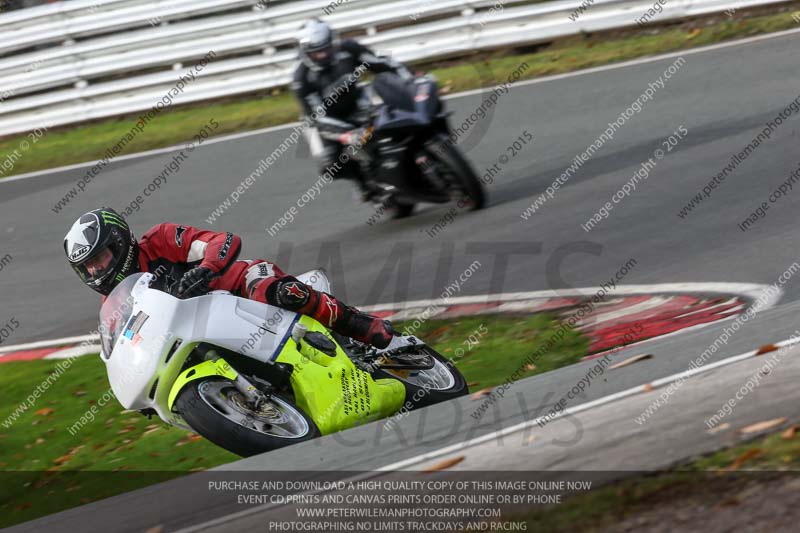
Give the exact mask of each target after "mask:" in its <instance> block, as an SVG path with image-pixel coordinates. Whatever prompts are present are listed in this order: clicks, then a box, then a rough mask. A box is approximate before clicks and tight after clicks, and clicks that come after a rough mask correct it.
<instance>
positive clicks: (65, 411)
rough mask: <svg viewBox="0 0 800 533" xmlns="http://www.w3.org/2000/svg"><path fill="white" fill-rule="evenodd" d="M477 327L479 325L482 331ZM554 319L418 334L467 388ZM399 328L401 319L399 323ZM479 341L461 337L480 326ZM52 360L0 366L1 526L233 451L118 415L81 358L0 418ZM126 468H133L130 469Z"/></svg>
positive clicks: (563, 348) (515, 361) (94, 370)
mask: <svg viewBox="0 0 800 533" xmlns="http://www.w3.org/2000/svg"><path fill="white" fill-rule="evenodd" d="M481 325H483V326H484V327H485V329H484V328H481ZM556 325H557V324H556V322H554V320H553V317H552V316H547V315H536V316H532V317H524V318H522V317H519V318H518V317H511V316H505V317H500V318H493V317H477V318H465V319H463V320H455V321H442V320H435V321H434V320H432V321H430V322H428V323H426V324H424V325H423V326H422V327H421V328H420V329H419V330H417V331H416V332H415V333H416V335H418V336H419V337H421V338H423V339H426V340H427V341H429V342H430V343H431V345H433V346H434V347H436V349H437V350H439V351H440V352H442V353H443V354H445V355H447V356H452V354H454V352H455V351H456V350H459V349H463V350H464V355H463V356H462V357H460V358H458V359H457V365H458V367H459V368H460V369H461V370H462V372H463V373H464V375H465V377H466V378H467V381H468V382H471V383H473V385H472V387H473V388H476V387H477V388H484V387H489V386H492V385H497V384H500V383H502V382H503V381H504V380H505V378H506V376H508V375H509V374H511V373H512V372H514V371H515V370H516V369H517V368H518V367H519V366H520V364H521V361H522V360H523V359H524V358H525V356H526V355H527V354H529V353H530V352H531V350H535V349H536V347H537V346H538V345H539V343H541V342H543V341H545V340H547V339H548V338H549V336H550V334H551V332H552V330H553V328H554V327H555V326H556ZM401 327H402V325H401ZM479 329H480V330H481V331H485V333H484V334H483V335H482V336H481V337H480V338H479V339H475V340H476V341H477V342H476V343H472V344H465V341H466V340H467V339H468V338H469V337H470V335H471V334H473V333H474V332H475V331H477V330H479ZM587 345H588V344H587V341H586V340H584V339H582V338H581V337H579V336H578V334H577V333H574V332H571V333H569V334H568V335H567V336H565V338H564V339H563V340H562V342H561V343H560V344H559V345H558V346H557V347H555V348H554V349H553V350H552V351H551V353H550V354H548V355H547V356H545V357H542V358H541V359H540V360H538V361H537V365H538V366H537V368H536V369H535V370H531V371H530V372H528V373H526V374H525V377H527V376H529V375H533V374H536V373H538V372H543V371H546V370H550V369H554V368H558V367H560V366H564V365H568V364H571V363H574V362H576V361H578V360H579V359H580V358H581V357H582V356H583V355H584V354H585V353H586V348H587ZM57 364H58V362H57V361H25V362H12V363H5V364H2V365H0V406H3V407H2V411H0V473H1V474H2V475H3V476H4V477H3V478H2V483H0V527H4V526H9V525H12V524H15V523H19V522H21V521H26V520H31V519H33V518H36V517H39V516H43V515H46V514H50V513H53V512H56V511H59V510H63V509H68V508H71V507H75V506H77V505H80V504H83V503H88V502H90V501H94V500H97V499H101V498H105V497H108V496H112V495H114V494H119V493H122V492H126V491H129V490H134V489H136V488H140V487H143V486H147V485H150V484H152V483H156V482H159V481H165V480H167V479H170V478H172V477H177V476H179V475H181V474H182V473H184V472H187V471H191V470H198V469H207V468H211V467H214V466H217V465H220V464H224V463H229V462H231V461H234V460H236V459H238V457H237V456H235V455H233V454H231V453H229V452H226V451H225V450H223V449H221V448H218V447H216V446H214V445H213V444H211V443H209V442H207V441H205V440H203V439H201V438H199V437H198V436H196V435H193V434H191V433H187V432H186V431H183V430H180V429H177V428H172V427H169V426H167V425H165V424H164V423H162V422H161V421H160V420H159V419H157V418H153V419H152V420H147V419H146V418H144V417H143V416H141V415H139V414H138V413H135V412H134V413H131V412H127V411H124V410H123V409H122V408H121V407H120V405H119V404H118V403H117V402H116V400H115V399H114V398H113V397H110V395H108V396H106V398H109V397H110V398H111V400H110V402H108V403H107V404H106V405H104V406H102V407H101V406H100V405H99V403H98V402H99V401H100V399H101V398H102V397H103V395H105V394H106V393H107V392H108V390H109V385H108V380H107V378H106V373H105V366H104V365H103V364H102V362H101V361H100V360H99V358H98V357H96V356H86V357H81V358H79V359H77V360H75V362H74V363H73V364H72V365H71V366H70V367H69V368H68V369H67V370H66V371H65V372H63V374H62V375H61V377H60V378H59V379H58V380H57V381H55V383H54V384H53V385H52V386H50V387H49V389H48V390H46V391H45V393H44V394H43V395H42V396H41V398H40V399H39V400H38V402H37V403H36V404H35V405H34V407H32V408H30V409H28V410H27V411H26V412H25V413H24V414H22V415H21V416H20V417H19V418H18V419H17V420H16V422H13V423H12V424H11V425H10V427H5V426H4V425H3V424H2V423H3V422H7V421H8V419H7V418H6V417H8V416H9V415H10V414H11V413H12V412H13V411H14V410H15V409H16V407H17V406H18V405H19V403H20V402H24V401H25V400H26V398H27V397H28V395H29V394H31V393H32V392H33V391H34V390H35V389H36V387H37V386H38V385H39V384H40V383H42V381H43V380H46V379H47V377H48V375H50V373H51V372H53V370H54V368H55V367H56V365H57ZM95 404H97V405H98V410H99V411H98V415H97V417H96V418H95V420H94V421H93V422H89V423H88V424H87V425H86V426H84V427H83V428H82V429H81V430H80V431H78V432H77V433H76V434H75V435H74V436H73V435H72V434H70V432H69V431H68V428H69V427H70V426H72V425H73V424H74V423H75V422H76V421H77V420H78V419H80V418H81V416H85V413H86V412H87V410H88V409H90V408H91V407H92V405H95ZM126 473H129V474H128V475H126Z"/></svg>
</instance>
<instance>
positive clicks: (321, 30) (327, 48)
mask: <svg viewBox="0 0 800 533" xmlns="http://www.w3.org/2000/svg"><path fill="white" fill-rule="evenodd" d="M298 43H299V45H300V59H301V60H302V61H303V63H305V64H306V66H307V67H308V68H310V69H311V70H314V71H320V70H325V69H327V68H328V67H330V66H331V64H333V60H334V56H335V55H336V50H337V48H338V44H339V42H338V38H337V36H336V33H335V32H334V31H333V29H331V27H330V26H329V25H328V24H327V23H325V22H322V21H321V20H319V19H311V20H309V21H307V22H306V23H305V24H303V27H302V28H301V30H300V38H299V39H298Z"/></svg>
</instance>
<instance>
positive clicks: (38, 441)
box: [34, 437, 44, 444]
mask: <svg viewBox="0 0 800 533" xmlns="http://www.w3.org/2000/svg"><path fill="white" fill-rule="evenodd" d="M34 443H35V444H44V439H43V438H42V437H39V438H38V439H36V441H34Z"/></svg>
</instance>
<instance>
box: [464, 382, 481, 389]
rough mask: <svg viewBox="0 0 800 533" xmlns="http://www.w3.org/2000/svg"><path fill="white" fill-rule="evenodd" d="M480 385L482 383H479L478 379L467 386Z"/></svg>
mask: <svg viewBox="0 0 800 533" xmlns="http://www.w3.org/2000/svg"><path fill="white" fill-rule="evenodd" d="M478 385H480V383H478V382H477V381H473V382H472V383H467V387H469V388H472V387H477V386H478Z"/></svg>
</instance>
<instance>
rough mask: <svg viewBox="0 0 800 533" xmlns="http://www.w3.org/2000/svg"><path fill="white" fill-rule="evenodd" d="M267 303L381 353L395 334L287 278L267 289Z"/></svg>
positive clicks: (382, 323)
mask: <svg viewBox="0 0 800 533" xmlns="http://www.w3.org/2000/svg"><path fill="white" fill-rule="evenodd" d="M267 303H270V304H272V305H277V306H278V307H283V308H284V309H289V310H291V311H295V312H297V313H301V314H304V315H308V316H310V317H311V318H313V319H315V320H317V321H319V322H320V323H322V324H323V325H324V326H327V327H329V328H330V329H332V330H333V331H335V332H336V333H339V334H341V335H344V336H346V337H350V338H353V339H355V340H357V341H359V342H363V343H366V344H371V345H372V346H375V347H376V348H379V349H383V348H386V347H387V346H389V343H391V342H392V338H393V337H394V335H395V331H394V329H393V328H392V325H391V323H389V322H388V321H386V320H382V319H380V318H378V317H374V316H372V315H368V314H366V313H362V312H360V311H359V310H358V309H355V308H354V307H350V306H347V305H344V304H343V303H342V302H340V301H339V300H338V299H337V298H335V297H334V296H331V295H330V294H328V293H325V292H320V291H317V290H315V289H313V288H311V287H309V286H308V285H306V284H305V283H303V282H301V281H299V280H297V279H296V278H293V277H291V276H287V277H285V278H283V279H281V280H279V281H277V282H276V283H274V284H272V285H271V286H270V287H269V289H267Z"/></svg>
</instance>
